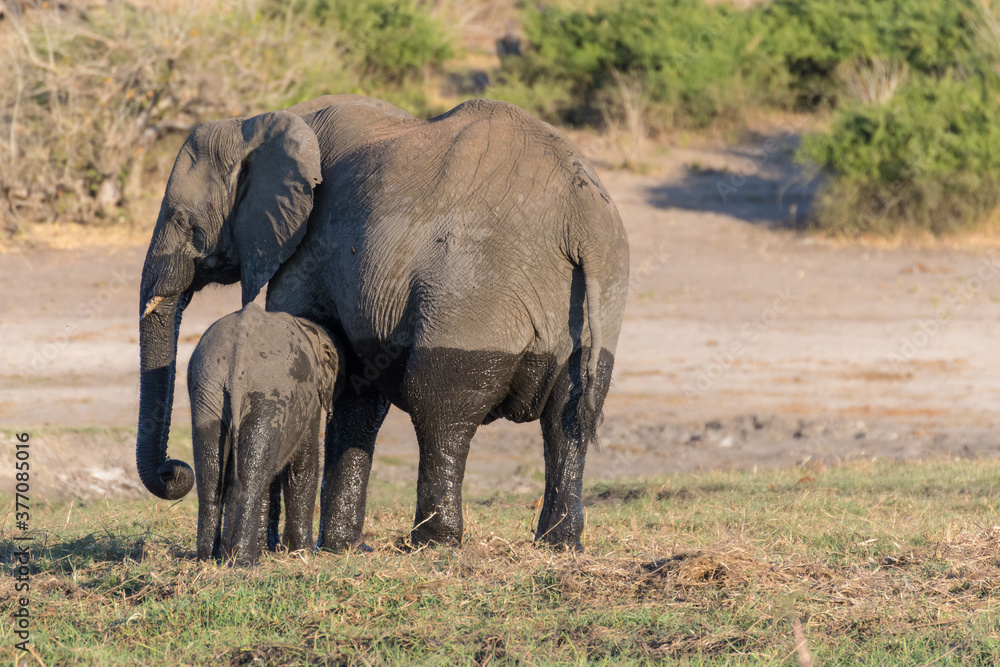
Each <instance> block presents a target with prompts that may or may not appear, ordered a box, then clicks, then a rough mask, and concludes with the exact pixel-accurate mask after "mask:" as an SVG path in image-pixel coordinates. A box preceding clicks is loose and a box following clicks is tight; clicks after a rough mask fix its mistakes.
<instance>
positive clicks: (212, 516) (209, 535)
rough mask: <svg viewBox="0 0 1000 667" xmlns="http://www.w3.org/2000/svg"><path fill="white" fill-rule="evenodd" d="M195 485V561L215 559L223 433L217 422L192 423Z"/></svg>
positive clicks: (220, 503) (220, 489) (219, 520)
mask: <svg viewBox="0 0 1000 667" xmlns="http://www.w3.org/2000/svg"><path fill="white" fill-rule="evenodd" d="M193 436H194V437H193V441H194V456H195V469H196V470H197V482H198V546H197V549H198V558H199V559H201V560H208V559H209V558H219V557H220V552H219V536H220V530H221V526H222V476H223V474H225V470H224V466H225V461H224V455H225V447H226V443H225V437H226V433H225V432H224V431H223V429H222V423H221V421H220V420H219V418H217V417H216V418H214V419H207V420H205V421H204V422H201V423H199V422H197V421H196V422H195V424H194V431H193Z"/></svg>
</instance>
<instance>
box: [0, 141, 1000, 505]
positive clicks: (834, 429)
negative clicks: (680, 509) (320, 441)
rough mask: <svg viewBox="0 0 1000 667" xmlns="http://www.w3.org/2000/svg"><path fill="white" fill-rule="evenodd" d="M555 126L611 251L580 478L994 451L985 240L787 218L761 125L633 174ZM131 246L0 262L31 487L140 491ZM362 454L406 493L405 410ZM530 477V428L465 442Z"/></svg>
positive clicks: (411, 471)
mask: <svg viewBox="0 0 1000 667" xmlns="http://www.w3.org/2000/svg"><path fill="white" fill-rule="evenodd" d="M576 139H577V140H578V141H579V142H580V143H581V144H582V145H583V148H584V150H585V152H588V153H589V154H591V155H592V156H594V157H595V159H596V160H597V163H598V165H599V168H600V171H601V176H602V178H603V180H604V182H605V184H606V185H607V187H608V189H609V190H610V192H611V194H612V196H613V197H614V199H615V201H616V203H617V204H618V207H619V209H620V211H621V214H622V218H623V220H624V221H625V225H626V228H627V230H628V233H629V237H630V240H631V246H632V267H631V284H630V295H629V305H628V308H627V311H626V317H625V323H624V326H623V328H622V332H621V337H620V339H619V342H618V352H617V358H616V362H615V375H614V383H613V387H612V391H611V394H610V395H609V397H608V400H607V402H606V404H605V421H604V425H603V427H602V429H601V441H602V445H603V447H602V448H601V449H598V450H595V451H593V452H592V453H591V455H590V457H589V459H590V460H589V462H588V477H589V478H590V479H628V478H636V477H641V476H650V475H657V474H662V473H669V472H672V471H681V470H707V469H712V468H720V467H722V468H738V469H752V468H754V467H764V466H788V465H804V466H813V465H829V464H832V463H837V462H843V461H848V460H852V459H859V458H874V457H891V458H894V459H920V458H929V457H986V456H988V457H993V456H996V455H997V453H998V452H1000V441H998V438H996V437H995V430H994V429H995V426H996V423H997V415H998V410H997V404H996V399H995V397H996V396H998V395H1000V392H998V390H1000V355H998V354H996V353H995V352H994V351H993V345H992V343H993V341H996V340H997V339H998V338H1000V329H998V328H997V326H996V321H997V318H998V316H1000V263H998V261H997V259H996V255H994V254H993V251H992V250H989V249H985V248H982V247H973V248H967V249H953V248H949V247H944V246H938V247H936V248H935V247H926V248H918V249H912V248H910V249H908V248H905V247H904V248H892V247H873V246H869V245H866V246H862V245H847V244H843V243H833V242H829V241H826V240H824V239H821V238H817V237H814V236H808V235H800V234H798V233H796V232H794V231H791V230H790V227H794V226H795V225H797V224H800V223H801V221H802V220H803V218H804V216H805V215H806V213H807V212H808V209H809V205H810V202H811V198H812V196H813V194H814V193H815V190H816V187H817V180H816V178H815V177H814V174H810V173H806V172H805V171H804V170H800V169H797V168H796V166H795V165H794V164H792V162H791V159H790V156H791V153H792V149H793V148H794V146H795V142H796V141H797V139H796V137H795V136H794V135H793V134H783V133H782V132H781V131H780V129H779V130H776V131H774V132H772V133H771V134H762V135H760V137H758V138H756V139H753V141H754V143H751V144H750V145H745V146H739V147H735V148H732V147H731V148H690V147H688V148H676V147H675V148H674V149H672V150H671V151H670V152H669V153H667V154H665V155H664V154H661V155H660V156H658V157H657V158H655V160H654V161H653V163H652V164H651V166H650V171H649V173H648V174H647V175H635V174H632V173H629V172H625V171H620V170H616V169H613V168H611V167H610V166H609V165H612V164H616V163H617V162H618V159H617V157H616V156H615V154H614V151H613V147H611V146H608V145H606V142H605V141H604V140H602V139H600V138H596V137H593V136H590V135H580V136H577V137H576ZM157 187H159V188H160V191H162V184H160V185H157ZM151 223H152V221H151V220H150V221H149V224H151ZM147 234H148V232H147ZM94 240H97V241H99V239H94ZM144 254H145V244H144V243H139V244H135V243H133V244H125V245H122V244H120V243H109V244H108V246H107V247H105V246H103V245H100V244H97V245H80V246H78V247H76V248H73V249H52V248H50V249H40V250H39V249H36V250H21V251H18V252H12V253H9V254H6V255H3V256H2V259H0V294H2V295H3V297H2V300H0V426H2V427H3V428H6V429H12V430H19V431H28V432H31V431H32V430H36V432H37V433H39V435H37V437H35V438H33V439H32V443H33V447H34V450H33V451H34V452H35V454H34V456H35V457H36V460H37V461H38V463H39V466H38V467H37V469H36V471H35V477H34V479H35V481H36V482H37V484H39V487H38V488H39V489H42V490H44V493H46V494H48V496H47V497H58V496H74V497H95V496H96V497H100V496H102V495H108V496H109V497H111V496H113V497H148V496H146V495H145V493H144V492H143V491H142V489H141V486H140V485H139V483H138V480H137V477H136V473H135V467H134V461H133V456H134V451H133V448H134V442H133V441H132V436H131V434H130V433H129V432H128V431H127V429H129V428H134V424H135V420H136V410H137V405H138V367H139V356H138V327H137V319H138V309H139V304H138V296H137V295H138V281H139V274H140V270H141V266H142V260H143V257H144ZM239 305H240V304H239V291H238V290H237V289H233V288H217V289H209V290H206V291H205V292H204V293H202V294H199V295H198V296H197V297H196V298H195V300H194V303H193V304H192V306H191V307H190V309H189V310H188V313H187V315H186V317H185V319H184V322H183V326H182V332H181V335H182V338H181V342H180V354H179V363H180V366H179V368H180V369H181V372H179V373H178V386H177V390H176V397H175V407H174V415H173V423H174V424H175V425H186V424H188V423H189V419H190V414H189V407H188V400H187V388H186V387H185V386H184V373H183V369H184V368H185V367H186V364H187V360H188V358H189V356H190V354H191V352H192V350H193V348H194V345H195V344H196V342H197V340H198V337H199V336H200V334H201V333H202V332H203V331H204V330H205V329H206V328H207V327H208V326H209V325H210V324H211V323H212V322H213V321H215V320H216V319H218V318H219V317H221V316H222V315H224V314H226V313H228V312H231V311H233V310H235V309H237V308H238V307H239ZM43 426H46V427H50V429H49V430H48V431H45V430H42V431H38V428H39V427H43ZM67 428H69V429H71V430H66V429H67ZM7 437H8V439H9V438H10V436H7ZM378 449H379V451H378V455H377V457H376V464H375V470H374V473H373V480H375V481H377V482H388V483H392V484H405V485H407V486H409V487H413V486H414V485H415V480H416V459H417V446H416V441H415V438H414V435H413V430H412V428H411V426H410V424H409V420H408V418H407V416H406V415H404V414H402V413H400V412H398V411H396V410H393V411H392V413H391V414H390V416H389V418H388V419H387V421H386V425H385V426H384V428H383V430H382V432H381V433H380V436H379V445H378ZM5 451H8V452H10V451H12V448H6V449H5ZM8 456H9V455H8ZM8 460H9V459H8ZM43 460H44V465H42V462H43ZM12 468H13V467H12V465H9V464H4V465H0V488H4V489H10V488H12V486H11V482H12V472H11V471H12ZM541 470H542V448H541V437H540V434H539V430H538V426H537V424H523V425H518V424H510V423H496V424H492V425H490V426H486V427H483V428H481V429H480V431H479V433H478V434H477V435H476V438H475V440H474V442H473V447H472V453H471V455H470V460H469V465H468V478H467V480H468V481H467V485H466V488H467V493H471V494H475V493H485V492H488V491H490V490H493V489H497V488H499V489H503V490H509V491H519V490H520V491H531V492H533V493H534V492H539V491H540V489H541V479H542V477H541Z"/></svg>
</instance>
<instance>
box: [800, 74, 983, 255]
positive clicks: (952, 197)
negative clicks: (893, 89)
mask: <svg viewBox="0 0 1000 667" xmlns="http://www.w3.org/2000/svg"><path fill="white" fill-rule="evenodd" d="M997 91H998V86H997V84H996V82H995V81H994V80H992V77H989V76H986V75H983V76H968V75H966V76H958V75H956V74H948V75H945V76H944V77H942V78H941V79H937V78H934V77H929V76H925V77H918V78H914V79H913V80H912V81H911V82H910V83H909V84H908V85H906V86H904V87H903V88H902V89H901V90H900V91H899V93H897V94H896V96H895V97H893V98H892V99H891V100H890V101H889V102H888V103H887V104H885V105H883V106H871V105H861V104H856V105H853V106H851V107H849V108H845V109H843V110H841V111H840V112H839V113H838V114H837V115H836V116H835V118H834V122H833V125H832V127H831V128H830V130H829V131H828V132H827V133H824V134H818V135H813V136H809V137H806V138H805V140H804V142H803V146H802V149H801V151H800V155H801V156H802V157H803V158H806V159H809V160H812V161H814V162H817V163H819V164H821V165H823V166H824V167H826V168H828V169H829V170H831V171H832V173H833V174H835V176H836V180H835V181H833V183H832V184H831V185H830V187H829V190H828V192H827V194H826V196H825V198H824V199H823V200H822V201H821V206H820V208H819V210H818V217H817V220H816V223H817V225H818V226H819V227H821V228H823V229H825V230H828V231H832V232H836V233H841V234H847V235H855V234H859V233H866V232H876V233H893V232H896V231H899V230H900V229H903V228H911V229H921V230H927V231H930V232H932V233H934V234H941V233H946V232H951V231H955V230H957V229H959V228H962V227H968V226H972V225H975V224H976V223H978V222H980V221H982V220H983V219H984V218H985V217H986V216H987V215H988V213H989V212H990V211H991V210H992V209H993V208H995V207H996V206H997V204H998V203H1000V107H998V104H997Z"/></svg>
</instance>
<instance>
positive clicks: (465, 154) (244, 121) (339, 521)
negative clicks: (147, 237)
mask: <svg viewBox="0 0 1000 667" xmlns="http://www.w3.org/2000/svg"><path fill="white" fill-rule="evenodd" d="M628 261H629V257H628V240H627V238H626V236H625V231H624V229H623V227H622V224H621V219H620V217H619V215H618V211H617V209H616V208H615V205H614V203H613V202H612V201H611V198H610V197H609V196H608V193H607V191H606V190H605V189H604V187H603V186H602V185H601V183H600V181H599V180H598V178H597V175H596V174H595V173H594V170H593V168H592V167H591V166H590V165H589V164H588V163H587V161H586V159H585V158H583V157H582V156H581V155H579V154H578V153H577V152H576V151H575V150H574V149H573V148H572V147H571V146H570V144H569V143H568V142H567V141H566V139H565V138H564V137H563V136H562V135H561V134H560V133H559V132H558V131H557V130H555V129H554V128H553V127H551V126H550V125H547V124H545V123H543V122H541V121H539V120H537V119H535V118H533V117H532V116H530V115H528V114H527V113H525V112H524V111H522V110H521V109H519V108H517V107H515V106H512V105H510V104H506V103H502V102H495V101H491V100H472V101H469V102H466V103H464V104H461V105H459V106H458V107H456V108H454V109H452V110H451V111H449V112H448V113H445V114H443V115H441V116H439V117H437V118H434V119H432V120H429V121H425V120H418V119H415V118H413V117H412V116H410V115H409V114H407V113H406V112H404V111H402V110H400V109H397V108H396V107H394V106H392V105H390V104H387V103H385V102H382V101H379V100H375V99H371V98H367V97H362V96H355V95H343V96H341V95H338V96H328V97H324V98H319V99H316V100H312V101H310V102H306V103H303V104H300V105H297V106H294V107H291V108H290V109H287V110H285V111H275V112H271V113H266V114H263V115H260V116H256V117H253V118H233V119H229V120H219V121H212V122H208V123H204V124H202V125H199V126H198V127H197V128H196V129H195V130H194V132H193V133H192V134H191V136H190V137H189V138H188V140H187V141H186V143H185V144H184V146H183V147H182V148H181V150H180V153H179V154H178V156H177V161H176V163H175V165H174V169H173V172H172V173H171V176H170V180H169V182H168V184H167V189H166V193H165V194H164V197H163V203H162V206H161V209H160V214H159V218H158V220H157V223H156V227H155V229H154V231H153V237H152V240H151V242H150V245H149V250H148V253H147V255H146V260H145V264H144V266H143V273H142V283H141V294H140V312H141V313H142V315H143V316H142V318H141V321H140V325H139V332H140V347H141V383H140V404H139V433H138V442H137V446H136V458H137V464H138V469H139V475H140V477H141V478H142V481H143V483H144V484H145V485H146V488H148V489H149V490H150V491H151V492H152V493H153V494H155V495H157V496H159V497H161V498H166V499H174V498H178V497H180V496H182V495H184V494H185V493H186V492H187V491H188V490H189V489H190V487H191V484H192V483H193V475H192V473H191V470H190V468H189V467H188V466H187V464H184V463H182V462H180V461H175V460H167V458H166V445H167V435H168V430H169V425H170V424H169V421H170V409H171V404H172V400H173V386H174V376H175V361H176V348H177V332H178V328H179V325H180V319H181V314H182V312H183V310H184V307H185V306H186V305H187V303H188V302H189V301H190V298H191V296H192V294H193V293H194V292H196V291H198V290H200V289H201V288H202V287H204V286H206V285H208V284H211V283H234V282H236V281H240V282H241V283H242V288H243V301H244V303H247V302H249V301H252V300H253V299H254V297H255V296H256V295H257V294H258V293H259V291H260V289H261V288H262V287H263V286H264V284H265V283H268V282H269V281H270V282H269V285H268V291H267V309H268V310H272V311H275V310H277V311H284V312H287V313H290V314H292V315H295V316H300V317H305V318H307V319H310V320H313V321H315V322H317V323H319V324H321V325H323V326H325V327H327V328H328V329H329V330H330V331H331V332H333V333H334V334H335V335H337V336H339V337H340V338H341V340H342V341H344V343H345V345H346V347H347V348H348V350H347V353H346V354H345V359H344V361H345V370H346V377H347V380H346V385H345V390H344V391H343V392H342V393H341V395H340V396H339V398H338V399H337V400H336V403H335V405H334V409H333V419H332V421H331V423H330V425H329V426H328V429H327V436H326V446H325V447H326V448H325V467H324V474H323V485H322V494H321V505H322V512H321V519H320V539H319V543H320V546H321V547H325V548H329V549H342V548H345V547H349V546H362V547H363V542H362V525H363V522H364V516H365V501H366V494H367V485H368V476H369V472H370V470H371V462H372V455H373V452H374V447H375V436H376V433H377V431H378V429H379V427H380V426H381V424H382V420H383V419H384V418H385V415H386V412H387V410H388V408H389V405H390V402H391V403H392V404H395V405H397V406H398V407H399V408H400V409H402V410H404V411H406V412H407V413H409V415H410V417H411V419H412V422H413V425H414V427H415V429H416V434H417V440H418V442H419V449H420V464H419V470H418V478H417V508H416V517H415V524H414V525H415V527H414V529H413V531H412V532H411V538H412V540H413V541H414V542H415V543H428V542H440V543H451V544H456V543H459V542H460V541H461V538H462V528H463V526H462V507H461V498H462V479H463V476H464V472H465V461H466V456H467V454H468V450H469V441H470V440H471V438H472V436H473V434H474V433H475V431H476V429H477V427H478V426H479V425H480V424H486V423H489V422H490V421H492V420H494V419H497V418H500V417H504V418H506V419H509V420H512V421H516V422H523V421H531V420H536V419H538V420H540V421H541V425H542V436H543V441H544V453H545V496H544V501H543V506H542V511H541V516H540V518H539V522H538V532H537V534H536V539H539V540H543V541H546V542H549V543H552V544H554V545H559V546H565V547H569V548H580V535H581V533H582V530H583V506H582V501H581V488H582V480H583V471H584V459H585V455H586V452H587V447H588V445H589V444H590V443H592V442H595V441H596V432H595V431H596V427H597V423H598V421H599V415H600V414H601V407H602V404H603V401H604V397H605V395H606V393H607V390H608V386H609V384H610V379H611V370H612V365H613V362H614V351H615V346H616V343H617V340H618V332H619V329H620V325H621V319H622V313H623V310H624V307H625V296H626V288H627V282H628Z"/></svg>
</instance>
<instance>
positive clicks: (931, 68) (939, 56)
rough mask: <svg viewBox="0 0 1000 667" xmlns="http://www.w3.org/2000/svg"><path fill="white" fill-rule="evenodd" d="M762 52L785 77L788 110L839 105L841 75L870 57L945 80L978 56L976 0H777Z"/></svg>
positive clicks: (766, 11)
mask: <svg viewBox="0 0 1000 667" xmlns="http://www.w3.org/2000/svg"><path fill="white" fill-rule="evenodd" d="M757 11H758V12H759V14H760V17H759V20H760V21H761V22H762V23H763V25H764V26H766V32H767V35H768V37H767V39H766V40H765V41H764V42H763V43H762V44H761V50H762V51H764V52H766V53H767V54H769V56H770V57H771V58H772V59H774V60H776V61H778V62H780V63H781V67H782V68H783V69H784V70H785V71H786V72H787V77H788V90H787V94H788V96H789V97H788V98H787V99H786V100H783V102H784V103H785V104H789V103H791V104H796V105H798V106H808V107H812V106H815V105H816V104H820V103H834V104H835V103H836V101H837V97H838V93H839V90H840V84H839V81H838V77H837V70H838V69H839V68H840V67H841V66H842V65H843V64H845V63H850V62H852V61H855V60H858V59H860V60H861V61H862V62H870V61H871V60H873V59H883V60H887V61H892V62H897V63H906V65H907V66H908V68H909V69H910V70H911V71H913V72H914V73H919V74H926V75H932V76H942V75H944V74H945V73H946V72H949V71H951V70H953V69H955V68H956V67H959V66H961V65H963V64H965V63H966V62H967V61H968V60H969V59H971V58H973V57H974V53H975V49H974V44H973V41H974V40H973V37H974V34H975V31H974V29H973V25H975V23H976V18H977V11H978V9H977V7H976V6H975V4H974V0H836V1H834V0H774V2H771V3H769V4H767V5H765V6H763V7H762V8H760V9H759V10H757Z"/></svg>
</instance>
